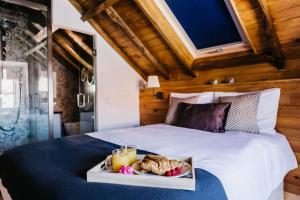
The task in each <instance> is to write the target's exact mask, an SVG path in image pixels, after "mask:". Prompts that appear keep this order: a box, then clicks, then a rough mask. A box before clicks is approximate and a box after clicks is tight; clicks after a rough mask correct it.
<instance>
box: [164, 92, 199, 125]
mask: <svg viewBox="0 0 300 200" xmlns="http://www.w3.org/2000/svg"><path fill="white" fill-rule="evenodd" d="M198 98H199V97H198V96H194V97H188V98H175V97H171V98H170V105H169V111H168V114H167V117H166V120H165V123H166V124H174V122H175V120H176V119H177V112H176V111H177V107H178V104H179V103H180V102H185V103H192V104H195V103H197V101H198Z"/></svg>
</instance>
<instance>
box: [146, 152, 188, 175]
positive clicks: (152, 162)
mask: <svg viewBox="0 0 300 200" xmlns="http://www.w3.org/2000/svg"><path fill="white" fill-rule="evenodd" d="M183 166H184V162H183V161H178V160H169V159H167V158H166V157H164V156H160V155H151V154H150V155H146V156H145V157H144V159H143V160H142V163H141V168H142V169H143V170H146V171H149V172H152V173H154V174H157V175H164V174H165V172H166V171H170V170H172V169H175V168H181V167H183Z"/></svg>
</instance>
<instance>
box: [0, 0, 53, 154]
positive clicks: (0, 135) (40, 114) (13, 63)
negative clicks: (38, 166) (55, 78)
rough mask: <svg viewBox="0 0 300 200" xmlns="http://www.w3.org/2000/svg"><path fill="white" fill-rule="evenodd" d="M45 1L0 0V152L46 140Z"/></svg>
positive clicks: (46, 22) (47, 116)
mask: <svg viewBox="0 0 300 200" xmlns="http://www.w3.org/2000/svg"><path fill="white" fill-rule="evenodd" d="M47 16H48V12H47V1H45V2H44V4H43V1H40V2H39V3H36V1H28V0H26V1H15V2H14V1H11V0H0V39H1V43H0V49H1V50H0V152H3V151H5V150H7V149H10V148H12V147H15V146H18V145H22V144H26V143H30V142H33V141H40V140H46V139H48V138H49V91H48V77H49V76H48V52H47V49H48V47H47V44H48V42H47V39H48V37H47V36H48V35H47V34H48V28H47V27H48V21H47V19H48V17H47Z"/></svg>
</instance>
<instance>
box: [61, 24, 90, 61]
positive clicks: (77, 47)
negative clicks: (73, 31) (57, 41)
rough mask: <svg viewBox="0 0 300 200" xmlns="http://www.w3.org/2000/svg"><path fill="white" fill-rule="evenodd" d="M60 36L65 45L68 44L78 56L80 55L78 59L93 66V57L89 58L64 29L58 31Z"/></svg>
mask: <svg viewBox="0 0 300 200" xmlns="http://www.w3.org/2000/svg"><path fill="white" fill-rule="evenodd" d="M58 32H59V33H60V34H61V35H62V36H63V40H65V41H66V42H67V43H69V44H70V45H71V46H72V48H73V49H74V50H75V51H76V52H77V54H78V55H80V57H81V58H82V59H83V60H85V61H86V62H87V63H89V64H90V65H93V56H91V55H90V54H89V53H88V52H86V51H85V50H84V49H83V48H82V47H81V45H79V44H78V43H77V42H75V41H74V40H73V38H71V37H70V36H69V35H68V34H67V33H66V32H65V30H64V29H60V30H59V31H58Z"/></svg>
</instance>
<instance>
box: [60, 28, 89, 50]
mask: <svg viewBox="0 0 300 200" xmlns="http://www.w3.org/2000/svg"><path fill="white" fill-rule="evenodd" d="M64 32H65V33H66V34H67V35H68V36H69V37H70V38H72V39H73V41H74V42H76V43H77V44H78V46H80V47H81V48H82V49H83V50H85V51H86V52H87V53H88V54H89V55H90V56H93V50H92V48H91V47H90V46H88V45H87V44H86V43H85V42H84V38H83V37H82V36H81V35H79V34H77V33H76V32H74V31H71V30H67V29H64ZM91 37H92V36H91Z"/></svg>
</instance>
